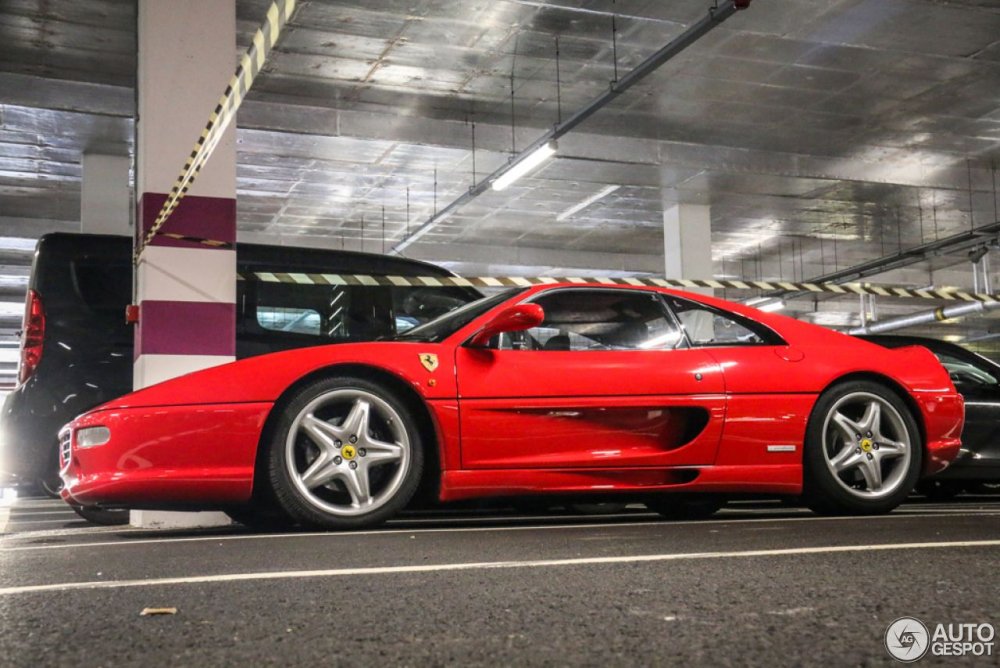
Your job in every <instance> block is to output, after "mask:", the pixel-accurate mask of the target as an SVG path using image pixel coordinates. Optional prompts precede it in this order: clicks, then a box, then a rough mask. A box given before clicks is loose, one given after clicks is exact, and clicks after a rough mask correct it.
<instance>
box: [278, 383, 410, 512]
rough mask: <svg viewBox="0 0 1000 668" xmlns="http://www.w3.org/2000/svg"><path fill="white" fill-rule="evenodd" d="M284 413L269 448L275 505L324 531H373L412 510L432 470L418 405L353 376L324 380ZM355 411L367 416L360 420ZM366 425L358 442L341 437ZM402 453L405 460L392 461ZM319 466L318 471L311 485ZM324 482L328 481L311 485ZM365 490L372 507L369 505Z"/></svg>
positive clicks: (305, 391) (299, 396) (300, 395)
mask: <svg viewBox="0 0 1000 668" xmlns="http://www.w3.org/2000/svg"><path fill="white" fill-rule="evenodd" d="M342 404H343V405H342ZM362 404H367V408H365V407H364V406H362ZM281 410H282V413H281V415H280V417H279V418H278V421H277V423H276V428H275V429H274V430H273V437H272V438H271V441H270V443H268V444H267V446H266V447H267V448H268V451H267V453H266V455H267V457H266V461H267V467H268V469H267V472H268V476H267V478H268V481H269V483H270V487H271V491H272V493H273V495H274V500H275V502H276V503H277V505H278V506H279V508H280V509H281V510H282V511H283V512H284V513H286V514H287V515H288V516H289V517H290V518H291V519H292V520H293V521H295V522H299V523H301V524H304V525H307V526H311V527H317V528H322V529H353V528H360V527H370V526H373V525H376V524H380V523H381V522H384V521H385V520H387V519H389V518H390V517H392V516H394V515H395V514H396V513H398V512H399V511H400V510H402V509H403V508H404V507H406V504H407V503H409V501H410V499H411V498H412V497H413V495H414V493H415V492H416V491H417V487H418V486H419V484H420V478H421V475H422V474H423V465H424V450H423V443H422V441H421V436H420V430H419V428H418V423H417V420H416V418H415V417H414V415H413V411H412V409H411V408H410V406H409V405H408V404H407V403H406V402H405V401H403V400H402V399H400V398H399V397H398V396H397V395H396V394H394V393H393V392H391V391H389V390H387V389H386V388H385V387H383V386H382V385H380V384H378V383H375V382H372V381H370V380H366V379H363V378H356V377H352V376H338V377H330V378H323V379H320V380H317V381H314V382H312V383H310V384H309V385H307V386H305V387H303V388H302V389H301V390H299V391H298V392H296V393H295V395H294V396H293V397H291V399H290V401H289V402H288V403H287V404H285V405H284V407H283V408H282V409H281ZM355 411H358V413H357V415H363V416H364V417H363V418H362V417H354V418H352V416H355ZM309 418H313V419H309ZM352 419H354V420H355V421H358V420H363V422H356V423H351V420H352ZM349 423H350V424H349ZM360 424H367V425H369V428H368V430H367V433H362V431H363V430H361V429H358V430H357V433H351V434H350V435H349V436H350V437H354V438H355V439H356V441H354V440H352V441H350V442H348V439H347V438H344V439H342V440H341V439H338V438H335V437H334V435H333V434H334V432H336V433H343V434H344V435H347V434H348V432H351V431H352V430H353V429H352V425H353V426H357V425H360ZM310 430H312V431H311V433H312V434H313V435H307V433H306V432H310ZM316 432H320V433H319V435H316ZM322 439H326V444H325V445H323V444H321V442H320V441H321V440H322ZM390 439H391V440H390ZM335 443H336V444H339V445H336V446H335V445H334V444H335ZM365 446H367V447H365ZM334 448H336V449H334ZM391 448H394V450H391ZM369 450H370V451H371V452H368V451H369ZM394 452H395V453H398V456H397V459H395V460H391V459H389V458H390V457H392V456H393V453H394ZM321 458H325V460H324V461H320V460H321ZM380 460H384V461H381V463H380ZM313 466H316V467H318V468H317V469H316V470H317V471H318V474H317V475H316V476H314V478H313V479H312V480H308V481H307V480H305V478H306V477H309V476H307V475H306V474H307V473H309V471H310V470H311V469H310V467H313ZM348 467H350V468H348ZM327 474H330V475H332V476H333V477H330V478H326V477H324V476H326V475H327ZM362 477H363V478H364V482H363V483H361V482H359V481H360V480H361V478H362ZM316 480H324V482H323V483H320V484H319V485H317V486H315V487H310V486H309V485H313V484H315V482H316ZM352 490H353V491H352ZM365 491H367V492H368V494H367V498H369V499H370V500H371V502H370V503H365V502H363V498H364V497H365V494H364V492H365ZM359 499H361V500H359ZM366 506H371V508H370V509H369V508H367V507H366Z"/></svg>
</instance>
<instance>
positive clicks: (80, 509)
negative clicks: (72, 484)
mask: <svg viewBox="0 0 1000 668" xmlns="http://www.w3.org/2000/svg"><path fill="white" fill-rule="evenodd" d="M69 507H70V508H72V509H73V511H74V512H75V513H76V514H77V515H79V516H80V517H82V518H83V519H85V520H87V521H88V522H90V523H92V524H100V525H101V526H106V527H116V526H121V525H123V524H128V520H129V511H128V508H113V509H108V508H95V507H93V506H78V505H76V504H75V503H71V504H69Z"/></svg>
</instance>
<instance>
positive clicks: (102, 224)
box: [80, 153, 132, 235]
mask: <svg viewBox="0 0 1000 668" xmlns="http://www.w3.org/2000/svg"><path fill="white" fill-rule="evenodd" d="M131 164H132V161H131V159H130V158H129V156H127V155H102V154H100V153H84V154H83V181H82V184H81V189H80V231H81V232H85V233H88V234H120V235H128V234H132V212H131V208H132V207H131V201H132V191H131V189H130V188H129V179H128V172H129V168H130V167H131Z"/></svg>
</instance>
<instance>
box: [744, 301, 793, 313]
mask: <svg viewBox="0 0 1000 668" xmlns="http://www.w3.org/2000/svg"><path fill="white" fill-rule="evenodd" d="M745 303H746V305H747V306H752V307H754V308H755V309H757V310H759V311H763V312H764V313H772V312H774V311H780V310H782V309H783V308H785V302H784V300H782V299H776V298H774V297H754V298H753V299H748V300H747V301H746V302H745Z"/></svg>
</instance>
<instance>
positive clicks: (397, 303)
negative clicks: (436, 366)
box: [240, 281, 477, 345]
mask: <svg viewBox="0 0 1000 668" xmlns="http://www.w3.org/2000/svg"><path fill="white" fill-rule="evenodd" d="M241 283H245V284H244V285H241V286H240V287H241V288H242V290H241V291H242V293H243V294H242V295H241V296H240V300H241V302H243V303H244V308H245V309H246V311H245V312H244V313H243V316H242V317H243V318H244V322H245V323H247V325H248V329H249V330H251V331H252V330H254V329H256V330H257V331H259V332H261V335H263V334H264V331H266V332H268V333H271V334H270V336H274V334H273V333H280V334H279V335H278V336H279V338H285V339H289V340H291V339H294V340H296V341H298V344H297V345H320V344H326V343H343V342H350V341H371V340H373V339H378V338H382V337H391V336H394V335H396V334H399V333H402V332H405V331H407V330H409V329H412V328H414V327H416V326H418V325H421V324H423V323H425V322H428V321H430V320H433V319H434V318H436V317H438V316H439V315H442V314H444V313H447V312H448V311H450V310H452V309H453V308H456V307H457V306H461V305H462V304H465V303H466V302H469V301H471V300H472V299H474V298H475V297H476V296H477V295H475V294H474V293H473V292H472V291H470V290H467V289H463V288H429V287H428V288H413V287H389V286H332V285H315V284H299V283H275V282H265V281H241ZM251 308H252V309H253V311H252V313H251V312H250V309H251ZM282 335H283V336H282ZM310 339H312V340H310ZM289 342H290V341H289Z"/></svg>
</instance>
